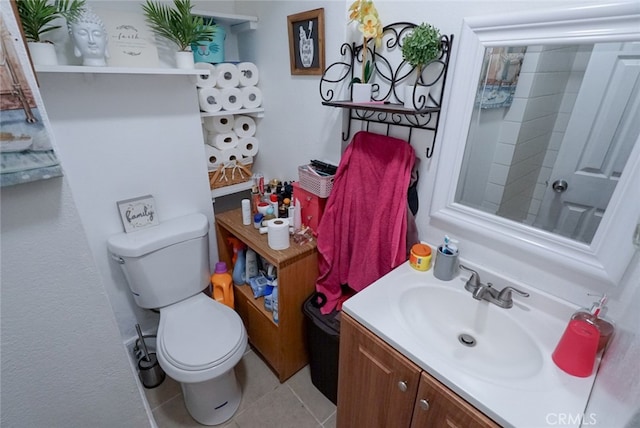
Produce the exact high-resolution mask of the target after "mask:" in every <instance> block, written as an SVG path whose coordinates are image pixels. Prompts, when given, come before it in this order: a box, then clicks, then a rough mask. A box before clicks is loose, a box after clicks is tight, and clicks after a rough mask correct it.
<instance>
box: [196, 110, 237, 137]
mask: <svg viewBox="0 0 640 428" xmlns="http://www.w3.org/2000/svg"><path fill="white" fill-rule="evenodd" d="M235 122H236V121H235V120H234V117H233V115H232V114H224V115H222V116H213V117H205V118H204V127H205V128H206V129H207V131H209V132H214V133H216V134H224V133H225V132H230V131H232V130H233V125H234V124H235Z"/></svg>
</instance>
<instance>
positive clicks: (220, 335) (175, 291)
mask: <svg viewBox="0 0 640 428" xmlns="http://www.w3.org/2000/svg"><path fill="white" fill-rule="evenodd" d="M208 228H209V225H208V220H207V217H206V216H205V215H203V214H199V213H196V214H191V215H187V216H184V217H179V218H176V219H172V220H168V221H164V222H162V223H160V224H159V225H157V226H152V227H148V228H146V229H142V230H139V231H136V232H132V233H121V234H118V235H114V236H112V237H110V238H109V239H108V241H107V246H108V249H109V251H110V253H111V255H112V257H113V259H114V260H116V261H117V262H118V263H119V264H120V267H121V268H122V271H123V272H124V275H125V277H126V279H127V282H128V284H129V288H130V290H131V292H132V294H133V298H134V300H135V302H136V304H137V305H138V306H140V307H142V308H147V309H159V310H160V323H159V326H158V333H157V338H156V348H157V349H156V354H157V357H158V361H159V363H160V367H162V369H163V370H164V371H165V373H166V374H167V375H168V376H170V377H171V378H173V379H174V380H176V381H177V382H179V383H180V385H181V387H182V393H183V396H184V401H185V405H186V408H187V410H188V411H189V413H190V414H191V416H192V417H193V418H194V419H195V420H196V421H198V422H199V423H201V424H203V425H218V424H221V423H223V422H225V421H227V420H229V419H231V417H232V416H233V414H234V413H235V411H236V410H237V409H238V406H239V405H240V398H241V391H240V386H239V384H238V381H237V379H236V375H235V371H234V367H235V366H236V364H237V363H238V362H239V361H240V359H241V358H242V355H243V353H244V351H245V349H246V347H247V333H246V330H245V328H244V325H243V324H242V320H241V319H240V317H239V316H238V314H237V313H236V312H235V311H234V310H233V309H231V308H229V307H227V306H225V305H223V304H221V303H219V302H217V301H215V300H214V299H212V298H211V297H209V296H207V295H206V294H204V293H202V291H203V290H204V289H205V288H207V287H208V285H209V278H210V273H209V272H210V271H209V240H208V234H207V232H208Z"/></svg>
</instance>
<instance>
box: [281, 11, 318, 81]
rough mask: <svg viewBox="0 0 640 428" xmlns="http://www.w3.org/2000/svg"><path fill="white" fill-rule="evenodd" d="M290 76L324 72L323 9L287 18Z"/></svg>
mask: <svg viewBox="0 0 640 428" xmlns="http://www.w3.org/2000/svg"><path fill="white" fill-rule="evenodd" d="M287 23H288V31H289V63H290V65H291V74H303V75H310V74H311V75H312V74H318V75H321V74H322V73H323V72H324V9H323V8H320V9H314V10H309V11H307V12H301V13H296V14H295V15H289V16H287Z"/></svg>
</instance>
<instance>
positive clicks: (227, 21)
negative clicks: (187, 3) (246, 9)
mask: <svg viewBox="0 0 640 428" xmlns="http://www.w3.org/2000/svg"><path fill="white" fill-rule="evenodd" d="M191 14H192V15H198V16H204V17H207V18H213V20H214V21H215V22H216V24H221V25H228V26H229V29H230V30H231V32H232V33H241V32H243V31H249V30H255V29H256V28H258V17H257V16H249V15H234V14H230V13H217V12H209V11H206V10H195V9H194V10H192V11H191Z"/></svg>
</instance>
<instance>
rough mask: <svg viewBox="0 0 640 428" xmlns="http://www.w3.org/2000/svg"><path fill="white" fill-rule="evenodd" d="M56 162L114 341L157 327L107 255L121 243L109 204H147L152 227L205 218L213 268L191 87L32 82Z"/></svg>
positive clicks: (50, 77)
mask: <svg viewBox="0 0 640 428" xmlns="http://www.w3.org/2000/svg"><path fill="white" fill-rule="evenodd" d="M39 79H40V85H41V89H40V90H41V92H42V97H43V99H44V102H45V106H46V108H47V111H48V113H49V117H50V119H51V124H52V127H53V131H54V132H55V134H56V137H57V140H58V146H59V150H58V155H59V157H60V160H61V162H62V165H63V167H64V169H65V173H66V175H67V177H68V180H69V183H70V184H69V186H70V187H71V190H72V192H73V197H74V200H75V202H76V206H77V207H78V212H79V214H80V221H81V223H82V225H83V226H84V229H85V231H86V234H87V238H88V240H89V246H90V248H91V251H92V254H93V257H94V259H95V263H96V265H97V266H98V269H99V270H100V273H101V274H102V277H103V280H104V281H105V287H106V289H107V293H108V295H109V298H110V300H111V304H112V306H113V309H114V312H115V314H116V319H117V321H118V326H119V328H120V331H121V333H122V336H123V340H124V339H127V338H130V337H133V336H134V335H135V324H136V323H140V324H141V326H142V328H143V330H144V331H153V330H155V328H156V327H157V315H156V314H155V313H153V312H151V311H149V310H144V309H141V308H139V307H138V306H137V305H136V304H135V302H134V301H133V298H132V296H131V292H130V290H129V288H128V285H127V283H126V281H125V278H124V275H123V274H122V272H121V271H120V268H119V265H118V264H117V263H115V262H114V261H113V260H112V259H111V258H110V257H109V255H108V252H107V244H106V242H107V239H108V238H109V236H111V235H114V234H117V233H122V232H123V228H122V223H121V220H120V216H119V213H118V210H117V208H116V201H119V200H123V199H128V198H132V197H136V196H142V195H147V194H151V195H153V196H154V198H155V202H156V210H157V214H158V219H159V220H160V221H161V222H162V221H163V220H167V219H170V218H174V217H178V216H181V215H185V214H188V213H192V212H202V213H203V214H206V215H207V216H208V217H209V221H210V232H209V233H210V236H211V237H212V239H211V248H210V253H211V259H212V261H215V260H217V249H216V246H215V231H214V229H213V209H212V205H211V194H210V190H209V187H208V176H207V169H206V161H205V156H204V144H203V142H202V132H201V127H200V117H199V109H198V100H197V94H196V88H195V85H194V82H193V80H192V79H193V78H190V77H188V76H162V75H161V76H159V75H110V74H97V75H82V74H66V73H51V74H42V73H41V74H40V76H39Z"/></svg>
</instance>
